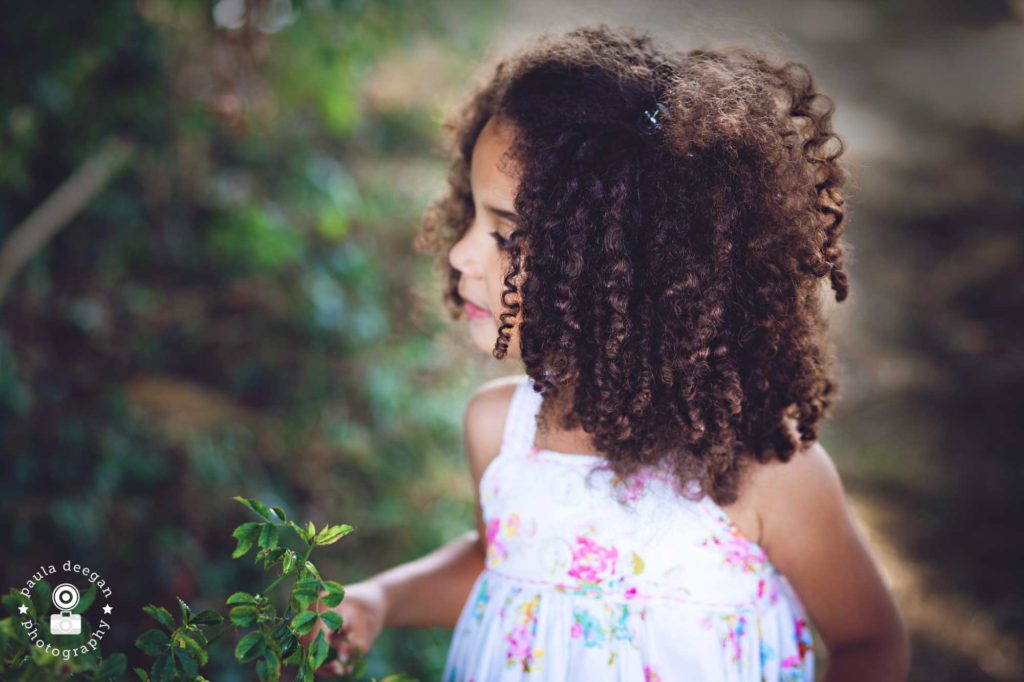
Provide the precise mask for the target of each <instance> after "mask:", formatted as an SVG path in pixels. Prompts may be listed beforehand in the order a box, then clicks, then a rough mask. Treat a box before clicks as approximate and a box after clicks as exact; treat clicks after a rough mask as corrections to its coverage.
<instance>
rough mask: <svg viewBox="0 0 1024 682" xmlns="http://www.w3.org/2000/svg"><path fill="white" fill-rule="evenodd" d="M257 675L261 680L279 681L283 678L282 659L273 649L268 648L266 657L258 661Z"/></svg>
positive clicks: (265, 681) (264, 681) (267, 681)
mask: <svg viewBox="0 0 1024 682" xmlns="http://www.w3.org/2000/svg"><path fill="white" fill-rule="evenodd" d="M256 676H257V677H259V679H260V682H277V680H280V679H281V661H280V659H278V657H277V654H275V653H274V651H273V650H272V649H267V655H266V658H261V659H260V660H259V661H257V662H256Z"/></svg>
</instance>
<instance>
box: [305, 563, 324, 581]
mask: <svg viewBox="0 0 1024 682" xmlns="http://www.w3.org/2000/svg"><path fill="white" fill-rule="evenodd" d="M306 570H307V571H308V572H309V573H311V574H312V575H313V576H315V577H316V579H317V580H322V578H321V577H320V571H318V570H317V568H316V566H314V565H313V562H312V561H307V562H306Z"/></svg>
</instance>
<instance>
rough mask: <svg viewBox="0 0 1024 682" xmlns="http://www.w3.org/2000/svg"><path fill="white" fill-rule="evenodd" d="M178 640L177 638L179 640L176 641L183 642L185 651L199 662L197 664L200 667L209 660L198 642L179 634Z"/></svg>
mask: <svg viewBox="0 0 1024 682" xmlns="http://www.w3.org/2000/svg"><path fill="white" fill-rule="evenodd" d="M178 638H179V640H178V641H179V642H184V644H185V649H186V650H187V651H188V652H189V653H190V654H192V657H193V658H195V659H196V660H197V661H199V663H200V664H201V665H206V662H207V660H208V659H209V656H208V655H207V653H206V650H205V649H204V648H203V647H202V646H200V644H199V642H197V641H196V640H194V639H192V638H191V637H189V636H188V635H186V634H184V633H182V634H179V635H178Z"/></svg>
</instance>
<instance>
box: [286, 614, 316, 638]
mask: <svg viewBox="0 0 1024 682" xmlns="http://www.w3.org/2000/svg"><path fill="white" fill-rule="evenodd" d="M315 620H316V613H315V612H313V611H303V612H302V613H297V614H295V617H294V618H292V629H293V630H295V632H297V633H299V634H300V635H304V634H306V633H307V632H309V631H310V630H311V629H313V622H314V621H315Z"/></svg>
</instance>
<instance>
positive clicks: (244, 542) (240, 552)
mask: <svg viewBox="0 0 1024 682" xmlns="http://www.w3.org/2000/svg"><path fill="white" fill-rule="evenodd" d="M262 526H263V524H262V523H257V522H256V521H249V522H248V523H243V524H242V525H241V526H239V527H238V528H235V531H234V532H233V533H232V534H231V535H232V537H234V538H236V539H237V540H238V546H237V547H236V548H235V551H234V552H232V554H231V558H232V559H239V558H241V557H243V556H245V554H246V552H248V551H249V550H250V549H251V548H252V543H253V542H255V541H256V538H257V537H258V536H259V533H260V528H261V527H262Z"/></svg>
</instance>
